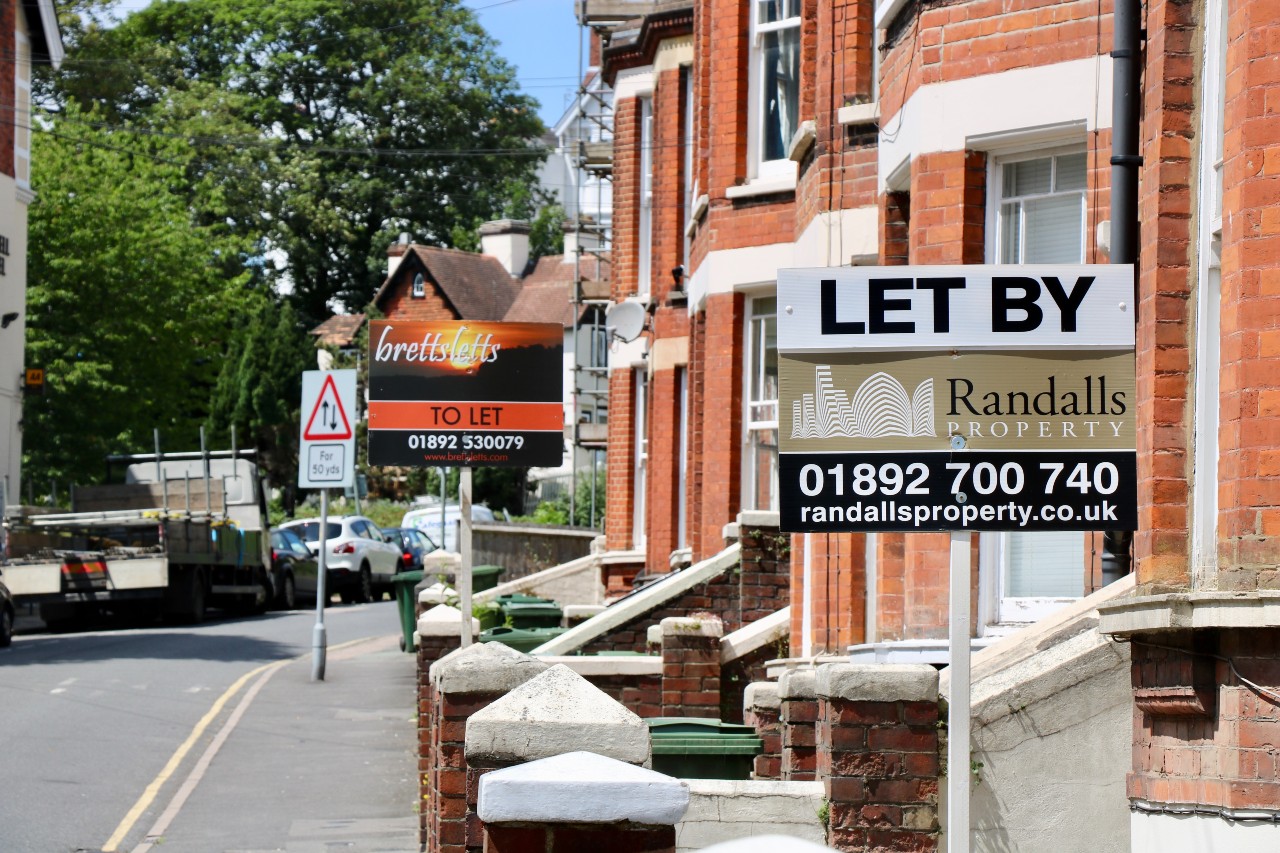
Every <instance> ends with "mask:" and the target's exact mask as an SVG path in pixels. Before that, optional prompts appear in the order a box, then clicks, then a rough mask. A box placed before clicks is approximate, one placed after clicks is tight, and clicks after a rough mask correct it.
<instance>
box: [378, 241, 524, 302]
mask: <svg viewBox="0 0 1280 853" xmlns="http://www.w3.org/2000/svg"><path fill="white" fill-rule="evenodd" d="M409 251H410V252H411V253H412V254H413V255H414V256H415V257H416V258H417V259H418V260H420V261H421V262H422V265H423V266H424V267H426V269H427V272H428V274H429V275H430V277H431V280H432V281H434V282H435V283H436V284H437V286H439V288H440V290H441V291H442V292H443V293H444V295H445V298H447V299H448V300H449V302H450V303H452V304H453V307H454V308H455V309H456V310H457V312H458V317H459V319H462V320H501V319H502V318H503V316H504V315H505V314H506V313H507V310H508V309H509V308H510V307H511V304H512V303H513V302H515V299H516V296H517V295H518V294H519V292H520V283H519V282H518V281H516V280H515V279H513V278H512V277H511V276H510V275H508V274H507V271H506V270H505V269H504V268H503V266H502V264H501V263H499V262H498V260H497V258H494V257H491V256H489V255H481V254H477V253H475V252H463V251H459V250H457V249H439V248H436V247H434V246H419V245H416V244H415V245H411V246H410V247H409ZM407 261H408V258H407V257H406V258H405V260H404V261H402V262H401V263H400V265H399V266H398V267H397V268H396V272H395V273H393V274H392V275H391V276H390V277H389V278H387V280H386V281H384V282H383V283H382V287H380V288H379V289H378V293H377V295H376V296H375V297H374V298H373V304H374V305H377V306H378V307H382V302H383V299H384V298H385V297H386V296H387V295H389V294H390V293H391V292H392V289H393V288H394V287H396V286H397V285H398V283H399V282H400V281H401V279H402V276H404V275H407V271H408V269H409V268H410V267H411V266H412V264H409V263H407Z"/></svg>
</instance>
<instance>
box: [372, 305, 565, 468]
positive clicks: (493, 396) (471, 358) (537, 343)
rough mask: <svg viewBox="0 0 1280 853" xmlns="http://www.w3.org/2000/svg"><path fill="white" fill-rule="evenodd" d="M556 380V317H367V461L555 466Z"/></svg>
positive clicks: (559, 350)
mask: <svg viewBox="0 0 1280 853" xmlns="http://www.w3.org/2000/svg"><path fill="white" fill-rule="evenodd" d="M563 384H564V329H563V328H562V327H560V326H559V325H557V324H554V323H499V322H484V321H468V320H456V321H440V322H397V321H394V320H376V321H374V322H373V323H371V324H370V334H369V464H371V465H403V466H415V467H432V468H434V467H440V466H445V467H462V466H476V467H485V466H494V465H499V466H520V467H555V466H557V465H559V464H560V463H561V461H562V460H563V454H564V387H563Z"/></svg>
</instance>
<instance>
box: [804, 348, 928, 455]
mask: <svg viewBox="0 0 1280 853" xmlns="http://www.w3.org/2000/svg"><path fill="white" fill-rule="evenodd" d="M890 435H898V436H906V437H908V438H920V437H935V436H936V435H937V432H936V430H935V429H934V423H933V380H932V379H926V380H924V381H923V382H921V383H920V384H919V385H917V386H916V389H915V391H913V392H912V393H911V394H910V395H908V394H907V389H906V388H905V387H903V385H902V383H901V382H899V381H898V380H897V379H895V378H893V377H892V376H890V375H889V374H887V373H884V372H880V373H875V374H872V375H871V376H869V377H867V378H866V379H865V380H864V381H863V382H862V384H861V385H859V386H858V390H857V391H856V392H854V395H853V398H852V399H850V398H849V394H848V392H847V391H842V390H840V389H838V388H836V387H835V383H834V382H833V381H832V378H831V365H829V364H820V365H818V366H816V367H815V368H814V393H812V394H802V395H801V396H800V399H799V400H796V401H794V402H793V403H792V418H791V437H792V438H882V437H884V436H890Z"/></svg>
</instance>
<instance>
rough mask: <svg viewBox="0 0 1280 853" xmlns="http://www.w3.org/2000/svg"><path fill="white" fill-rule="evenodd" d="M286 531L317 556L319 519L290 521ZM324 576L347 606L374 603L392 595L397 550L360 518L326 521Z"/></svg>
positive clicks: (351, 516) (379, 531) (376, 526)
mask: <svg viewBox="0 0 1280 853" xmlns="http://www.w3.org/2000/svg"><path fill="white" fill-rule="evenodd" d="M280 527H281V528H287V529H290V530H292V531H293V532H294V533H297V534H298V536H300V537H302V541H304V542H306V543H307V547H308V548H310V549H311V552H312V553H313V554H317V555H318V554H319V548H320V545H319V543H320V519H318V518H307V519H301V520H298V521H289V522H286V523H284V524H282V525H280ZM324 538H325V547H326V548H327V549H328V551H327V553H326V554H325V565H326V566H327V568H328V572H327V576H328V578H329V579H330V580H331V581H333V583H334V586H335V587H336V589H330V590H327V592H331V593H332V592H336V593H338V595H339V596H341V598H342V600H343V601H344V602H346V603H348V604H350V603H352V602H355V601H375V600H378V599H380V598H382V594H383V593H384V592H387V593H389V592H391V591H392V586H391V578H392V576H393V575H395V573H396V572H397V571H400V569H401V566H400V563H401V560H402V558H401V556H400V547H399V546H398V545H396V544H395V543H393V542H391V541H390V540H388V539H387V537H385V536H384V535H383V534H382V530H381V529H379V527H378V525H376V524H374V523H373V522H372V521H370V520H369V519H367V518H365V517H364V516H363V515H343V516H335V517H332V518H330V519H329V529H328V530H327V531H326V533H325V537H324Z"/></svg>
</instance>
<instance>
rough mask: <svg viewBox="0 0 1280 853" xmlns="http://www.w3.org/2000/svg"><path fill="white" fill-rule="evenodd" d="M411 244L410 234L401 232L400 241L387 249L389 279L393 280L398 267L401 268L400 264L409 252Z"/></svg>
mask: <svg viewBox="0 0 1280 853" xmlns="http://www.w3.org/2000/svg"><path fill="white" fill-rule="evenodd" d="M409 242H410V237H409V232H408V231H401V232H400V239H399V240H396V241H395V242H394V243H392V244H391V245H390V246H388V247H387V278H391V275H392V273H394V272H395V271H396V267H398V266H400V262H401V261H403V260H404V256H405V253H406V252H408V251H409Z"/></svg>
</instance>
